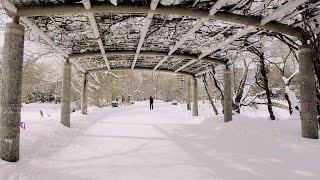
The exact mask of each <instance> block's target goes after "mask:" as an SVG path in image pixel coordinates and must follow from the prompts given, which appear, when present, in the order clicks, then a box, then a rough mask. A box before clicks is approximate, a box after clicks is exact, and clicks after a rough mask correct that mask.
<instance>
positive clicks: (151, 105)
mask: <svg viewBox="0 0 320 180" xmlns="http://www.w3.org/2000/svg"><path fill="white" fill-rule="evenodd" d="M149 100H150V110H151V109H152V110H153V98H152V96H150V97H149Z"/></svg>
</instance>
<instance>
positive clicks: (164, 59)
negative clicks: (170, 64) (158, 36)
mask: <svg viewBox="0 0 320 180" xmlns="http://www.w3.org/2000/svg"><path fill="white" fill-rule="evenodd" d="M168 58H169V56H164V57H163V58H162V59H161V60H160V61H159V63H158V64H157V65H156V66H155V67H154V68H153V70H157V69H158V68H159V67H160V66H161V64H162V63H164V62H165V61H166V60H167V59H168Z"/></svg>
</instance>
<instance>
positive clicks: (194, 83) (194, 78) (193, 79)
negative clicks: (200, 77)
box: [192, 77, 198, 116]
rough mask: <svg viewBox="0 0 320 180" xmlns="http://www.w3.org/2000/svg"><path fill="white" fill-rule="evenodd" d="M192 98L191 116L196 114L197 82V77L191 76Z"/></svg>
mask: <svg viewBox="0 0 320 180" xmlns="http://www.w3.org/2000/svg"><path fill="white" fill-rule="evenodd" d="M192 86H193V100H192V116H198V83H197V78H196V77H192Z"/></svg>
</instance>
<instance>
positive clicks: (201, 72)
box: [194, 68, 212, 76]
mask: <svg viewBox="0 0 320 180" xmlns="http://www.w3.org/2000/svg"><path fill="white" fill-rule="evenodd" d="M211 71H212V68H209V69H206V70H203V71H200V72H198V73H197V74H195V75H194V76H201V75H202V74H206V73H208V72H211Z"/></svg>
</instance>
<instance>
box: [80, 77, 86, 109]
mask: <svg viewBox="0 0 320 180" xmlns="http://www.w3.org/2000/svg"><path fill="white" fill-rule="evenodd" d="M87 86H88V77H87V73H84V74H83V77H82V93H81V113H82V114H88V111H87V109H88V92H87V89H88V88H87Z"/></svg>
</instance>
